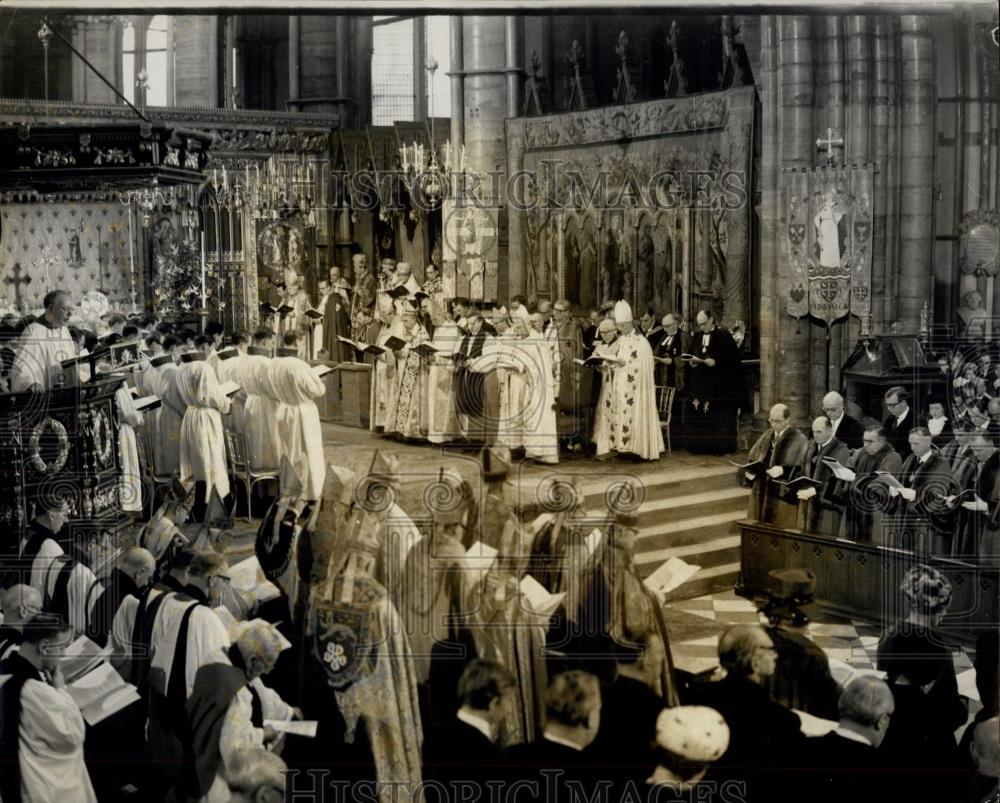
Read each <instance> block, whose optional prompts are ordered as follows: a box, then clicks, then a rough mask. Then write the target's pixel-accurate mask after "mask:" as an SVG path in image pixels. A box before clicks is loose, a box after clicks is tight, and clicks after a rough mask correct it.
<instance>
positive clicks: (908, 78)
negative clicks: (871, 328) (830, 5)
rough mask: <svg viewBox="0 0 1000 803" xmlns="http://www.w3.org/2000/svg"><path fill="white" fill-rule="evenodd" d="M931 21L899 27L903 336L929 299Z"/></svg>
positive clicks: (907, 19) (911, 20)
mask: <svg viewBox="0 0 1000 803" xmlns="http://www.w3.org/2000/svg"><path fill="white" fill-rule="evenodd" d="M931 24H932V22H931V18H930V17H926V16H920V15H915V14H907V15H904V16H903V17H902V19H901V20H900V25H901V28H902V40H901V44H902V59H901V76H902V80H901V86H902V92H903V103H902V121H901V122H902V127H901V136H900V198H899V200H900V225H899V261H898V262H897V263H896V264H897V265H898V266H899V287H898V291H897V294H896V295H897V298H898V299H899V301H898V312H897V320H898V321H899V323H900V324H901V325H902V328H903V331H904V332H905V333H907V334H916V333H917V332H918V331H919V329H920V311H921V309H922V307H923V306H924V303H926V302H929V301H930V300H931V297H932V296H931V292H932V287H931V254H932V249H933V245H934V214H933V210H934V114H935V88H934V40H933V38H932V34H931Z"/></svg>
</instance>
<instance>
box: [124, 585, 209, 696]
mask: <svg viewBox="0 0 1000 803" xmlns="http://www.w3.org/2000/svg"><path fill="white" fill-rule="evenodd" d="M193 604H195V603H194V602H193V601H192V600H191V598H190V597H188V596H185V595H183V594H174V593H171V594H168V595H167V598H166V599H165V600H163V602H162V603H161V604H160V608H159V610H158V611H157V612H156V619H155V621H154V622H153V633H152V636H151V637H150V651H151V652H152V657H151V659H150V664H149V666H150V671H151V672H152V671H153V670H156V669H159V670H162V671H163V673H164V678H163V688H164V689H168V688H170V685H169V684H170V668H171V666H172V665H173V661H174V651H175V650H176V648H177V637H178V636H179V635H180V628H181V620H182V619H183V618H184V613H185V612H186V611H187V609H188V607H190V606H191V605H193ZM133 617H134V614H133ZM228 649H229V636H228V634H227V633H226V626H225V625H224V624H222V620H221V619H220V618H219V616H218V614H216V613H215V612H214V611H213V610H212V609H211V608H209V607H208V606H207V605H200V606H199V607H198V609H197V610H196V611H194V613H192V614H191V619H190V620H189V622H188V637H187V666H186V667H185V672H184V680H185V695H186V696H187V697H190V696H191V690H192V689H193V688H194V676H195V675H196V674H197V673H198V670H199V669H200V668H201V667H203V666H205V665H206V664H217V663H223V664H228V663H229V655H228V654H227V650H228Z"/></svg>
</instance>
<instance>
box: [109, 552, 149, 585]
mask: <svg viewBox="0 0 1000 803" xmlns="http://www.w3.org/2000/svg"><path fill="white" fill-rule="evenodd" d="M118 568H119V569H121V570H122V571H123V572H125V574H127V575H128V576H129V577H131V578H132V582H133V583H135V584H136V585H137V586H138V587H139V588H145V587H146V586H147V585H149V583H150V581H151V580H152V579H153V575H154V574H155V573H156V558H154V557H153V553H152V552H150V551H149V550H148V549H143V548H142V547H141V546H134V547H131V548H130V549H126V550H125V551H124V552H123V553H122V555H121V557H120V558H119V559H118Z"/></svg>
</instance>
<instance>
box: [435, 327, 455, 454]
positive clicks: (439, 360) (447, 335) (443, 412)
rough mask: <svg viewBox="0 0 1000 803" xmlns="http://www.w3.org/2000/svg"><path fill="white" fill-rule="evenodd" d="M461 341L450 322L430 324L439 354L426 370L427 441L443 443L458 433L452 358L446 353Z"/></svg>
mask: <svg viewBox="0 0 1000 803" xmlns="http://www.w3.org/2000/svg"><path fill="white" fill-rule="evenodd" d="M461 340H462V335H461V334H460V333H459V331H458V326H457V325H456V324H454V323H453V322H452V321H447V322H446V323H443V324H441V325H440V326H436V327H434V337H433V339H432V340H431V345H433V346H434V348H436V349H437V350H438V352H439V353H438V354H435V355H434V358H433V359H432V361H431V364H430V368H429V370H428V372H427V388H428V391H427V440H429V441H430V442H431V443H447V442H448V441H451V440H454V439H455V438H457V437H458V436H459V435H460V434H461V432H462V430H461V428H460V427H459V424H458V410H457V408H456V406H455V361H454V360H453V359H452V358H451V357H449V356H448V355H449V354H453V353H454V352H455V350H456V349H457V348H458V344H459V343H460V342H461Z"/></svg>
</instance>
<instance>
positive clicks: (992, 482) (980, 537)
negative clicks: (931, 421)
mask: <svg viewBox="0 0 1000 803" xmlns="http://www.w3.org/2000/svg"><path fill="white" fill-rule="evenodd" d="M966 488H969V489H975V491H976V495H977V496H978V497H979V498H980V499H982V500H983V501H984V502H986V505H987V507H988V510H986V511H972V510H966V509H965V508H962V507H959V509H958V511H957V512H958V528H957V529H958V537H957V538H956V539H955V540H954V542H953V543H952V552H951V555H952V557H953V558H958V559H959V560H964V561H968V562H970V563H985V564H995V563H996V562H997V559H998V558H1000V452H994V453H993V454H992V455H990V457H989V459H988V460H986V462H984V463H980V462H979V461H978V460H977V461H976V463H975V469H974V470H973V471H972V472H971V476H969V477H968V482H967V483H966V484H965V485H964V487H963V490H965V489H966ZM967 501H972V500H971V499H970V500H967Z"/></svg>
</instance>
